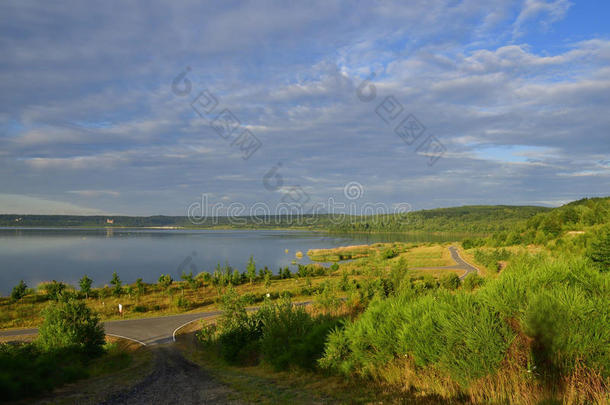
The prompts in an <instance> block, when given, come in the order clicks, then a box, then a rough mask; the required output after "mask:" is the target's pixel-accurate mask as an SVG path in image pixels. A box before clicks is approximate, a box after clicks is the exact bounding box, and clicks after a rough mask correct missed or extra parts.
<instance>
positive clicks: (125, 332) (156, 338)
mask: <svg viewBox="0 0 610 405" xmlns="http://www.w3.org/2000/svg"><path fill="white" fill-rule="evenodd" d="M219 314H220V311H213V312H200V313H192V314H181V315H170V316H160V317H155V318H140V319H122V320H118V321H106V322H104V323H103V324H104V330H105V331H106V334H107V335H111V336H118V337H122V338H127V339H130V340H134V341H136V342H138V343H140V344H143V345H145V346H147V345H154V344H160V343H169V342H172V341H173V337H174V332H175V331H176V330H177V329H179V328H180V327H182V326H184V325H186V324H188V323H190V322H193V321H196V320H198V319H204V318H209V317H212V316H215V315H219ZM36 333H38V329H11V330H3V331H0V336H19V335H33V334H36Z"/></svg>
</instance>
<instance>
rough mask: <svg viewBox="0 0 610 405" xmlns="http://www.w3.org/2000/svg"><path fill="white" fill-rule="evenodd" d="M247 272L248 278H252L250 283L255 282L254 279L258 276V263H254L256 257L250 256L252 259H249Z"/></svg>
mask: <svg viewBox="0 0 610 405" xmlns="http://www.w3.org/2000/svg"><path fill="white" fill-rule="evenodd" d="M246 274H247V276H248V279H249V280H250V284H252V283H253V282H254V279H255V278H256V263H254V257H252V256H250V259H249V260H248V264H247V266H246Z"/></svg>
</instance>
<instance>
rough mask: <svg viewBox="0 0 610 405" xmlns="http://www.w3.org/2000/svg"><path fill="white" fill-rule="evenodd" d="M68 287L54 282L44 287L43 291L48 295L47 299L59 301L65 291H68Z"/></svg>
mask: <svg viewBox="0 0 610 405" xmlns="http://www.w3.org/2000/svg"><path fill="white" fill-rule="evenodd" d="M66 287H67V286H66V285H65V284H64V283H62V282H57V281H55V280H53V281H52V282H50V283H46V284H43V285H42V289H43V291H44V292H45V293H46V295H47V299H50V300H55V301H59V299H60V298H61V296H62V295H63V293H64V291H65V290H66Z"/></svg>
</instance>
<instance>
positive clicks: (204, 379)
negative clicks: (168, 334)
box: [100, 345, 241, 405]
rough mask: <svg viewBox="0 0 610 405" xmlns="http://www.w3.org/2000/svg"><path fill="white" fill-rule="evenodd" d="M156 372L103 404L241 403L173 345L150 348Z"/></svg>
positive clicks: (187, 404) (228, 389) (101, 404)
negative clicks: (153, 356)
mask: <svg viewBox="0 0 610 405" xmlns="http://www.w3.org/2000/svg"><path fill="white" fill-rule="evenodd" d="M151 350H152V351H153V352H154V355H155V367H154V369H153V372H152V373H151V374H150V375H148V377H146V378H145V379H144V380H143V381H142V382H140V383H139V384H136V385H135V386H133V387H131V388H129V389H127V390H125V391H121V392H118V393H115V394H113V395H111V396H110V397H109V398H107V399H106V400H105V401H104V402H101V403H100V405H119V404H125V405H127V404H129V405H138V404H185V405H190V404H240V403H241V402H239V401H237V400H234V399H231V394H232V391H231V389H230V388H228V387H226V386H225V385H223V384H221V383H219V382H217V381H215V380H214V379H213V378H212V377H211V376H210V375H208V374H207V373H206V372H205V371H204V370H202V369H201V368H199V367H198V366H197V365H195V364H193V363H191V362H190V361H188V360H186V359H185V358H184V357H183V356H182V355H181V354H180V352H179V351H178V350H177V349H176V348H175V347H173V346H171V345H157V346H154V347H151Z"/></svg>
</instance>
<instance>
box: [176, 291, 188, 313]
mask: <svg viewBox="0 0 610 405" xmlns="http://www.w3.org/2000/svg"><path fill="white" fill-rule="evenodd" d="M176 306H177V307H178V308H180V309H181V310H183V311H186V310H187V309H189V308H190V307H191V302H190V301H189V300H188V299H186V298H185V297H183V296H182V295H180V296H179V297H178V298H177V299H176Z"/></svg>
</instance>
